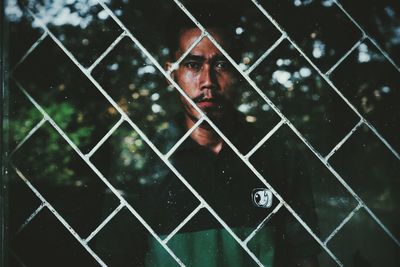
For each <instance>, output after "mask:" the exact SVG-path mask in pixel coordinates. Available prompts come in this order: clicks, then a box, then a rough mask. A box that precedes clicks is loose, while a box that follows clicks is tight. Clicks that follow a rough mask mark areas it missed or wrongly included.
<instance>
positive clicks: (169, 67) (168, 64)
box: [165, 61, 175, 83]
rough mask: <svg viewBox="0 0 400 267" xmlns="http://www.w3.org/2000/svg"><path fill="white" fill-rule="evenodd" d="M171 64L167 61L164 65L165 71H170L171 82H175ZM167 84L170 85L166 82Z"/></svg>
mask: <svg viewBox="0 0 400 267" xmlns="http://www.w3.org/2000/svg"><path fill="white" fill-rule="evenodd" d="M172 64H173V63H172V62H170V61H167V63H165V70H166V71H168V72H170V71H171V77H172V79H173V80H175V71H172V68H173V65H172ZM168 83H170V82H169V81H168Z"/></svg>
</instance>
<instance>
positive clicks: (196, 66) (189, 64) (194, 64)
mask: <svg viewBox="0 0 400 267" xmlns="http://www.w3.org/2000/svg"><path fill="white" fill-rule="evenodd" d="M184 66H185V67H187V68H189V69H193V70H198V69H200V67H201V65H200V63H198V62H194V61H189V62H186V63H185V64H184Z"/></svg>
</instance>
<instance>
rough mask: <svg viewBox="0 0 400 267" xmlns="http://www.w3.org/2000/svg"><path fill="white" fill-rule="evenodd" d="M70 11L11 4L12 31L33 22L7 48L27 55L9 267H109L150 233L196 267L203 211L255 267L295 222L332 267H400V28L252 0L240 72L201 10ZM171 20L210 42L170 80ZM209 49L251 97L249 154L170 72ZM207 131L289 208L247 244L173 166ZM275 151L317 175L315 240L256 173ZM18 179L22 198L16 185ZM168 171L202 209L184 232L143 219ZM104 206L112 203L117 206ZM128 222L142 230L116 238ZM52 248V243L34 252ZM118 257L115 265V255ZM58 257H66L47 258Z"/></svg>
mask: <svg viewBox="0 0 400 267" xmlns="http://www.w3.org/2000/svg"><path fill="white" fill-rule="evenodd" d="M66 2H68V3H62V1H61V3H59V2H58V1H50V2H47V1H44V2H43V3H42V2H35V1H28V2H27V3H25V4H23V5H20V6H18V5H17V4H16V3H13V1H9V3H8V5H7V6H6V14H7V15H8V16H9V20H10V23H11V24H12V23H15V22H16V21H17V20H20V21H25V22H24V23H25V25H24V27H22V26H20V27H19V28H18V27H17V28H16V29H17V30H18V32H15V33H14V36H17V37H14V39H13V35H12V34H13V32H12V31H11V39H10V43H9V44H10V45H9V46H10V48H9V49H10V51H12V50H13V49H14V47H13V46H14V44H16V43H20V42H23V45H19V46H18V48H17V46H15V50H17V49H18V51H17V52H16V53H15V57H14V58H12V57H11V58H10V69H11V70H12V73H11V79H10V80H9V82H8V88H9V91H10V95H11V96H10V100H9V101H10V114H11V116H10V131H11V135H12V136H13V137H12V138H11V140H12V141H11V142H10V144H9V145H10V148H11V150H12V151H11V153H10V160H11V162H12V164H11V165H10V166H11V167H10V170H9V172H12V175H11V176H10V177H11V180H10V182H9V183H10V188H9V209H10V213H11V214H16V215H15V216H14V217H15V218H14V217H13V218H11V216H10V220H11V221H10V222H11V223H10V226H11V228H10V234H9V235H10V237H9V239H10V246H9V248H10V250H9V251H10V254H9V255H10V256H9V257H10V262H12V264H14V265H15V266H45V265H46V263H47V261H46V260H45V258H51V257H54V258H55V259H57V261H59V260H61V261H62V260H63V259H64V258H65V257H67V258H68V260H66V262H68V263H69V264H71V265H72V264H81V265H82V266H91V265H95V266H96V265H101V266H107V265H110V266H113V262H114V260H112V258H113V256H112V255H109V254H112V252H109V254H104V253H103V252H101V250H99V249H98V248H97V245H95V244H96V243H98V242H100V243H101V241H99V240H100V239H101V237H102V236H107V235H112V236H123V235H124V233H125V232H129V231H133V230H132V229H139V228H140V229H141V230H140V231H142V232H145V233H147V234H149V235H150V237H149V238H150V239H151V240H152V242H154V243H155V245H154V246H158V247H159V250H160V251H164V252H163V253H166V254H165V257H166V258H168V259H170V261H171V262H170V263H168V264H167V266H172V265H174V264H175V265H181V266H184V265H189V266H190V265H191V264H190V259H187V258H185V256H182V255H179V252H177V251H178V250H177V249H176V248H175V245H176V244H177V243H179V239H176V238H175V237H176V236H177V235H179V233H181V232H182V231H183V230H184V229H185V227H187V226H188V225H190V224H191V223H192V222H193V221H195V220H196V218H198V217H199V216H200V214H204V213H206V214H208V215H207V216H209V217H210V218H213V219H215V220H216V224H218V225H220V227H221V228H223V229H224V231H226V234H227V236H228V237H229V238H230V239H232V240H233V241H234V243H235V244H236V246H238V247H240V249H241V250H243V251H244V253H245V254H246V255H247V256H248V257H250V259H251V262H252V263H253V264H255V265H258V266H264V265H265V264H266V262H265V261H264V259H261V258H258V256H257V252H256V251H255V250H254V249H253V246H252V241H253V240H255V239H256V238H257V235H259V233H261V232H263V231H264V230H265V228H266V227H267V226H268V225H269V224H270V223H271V221H272V220H274V217H276V216H278V215H279V214H287V216H289V217H290V218H292V219H293V218H294V219H295V220H294V221H293V224H298V225H299V229H301V231H304V233H306V234H307V236H310V237H312V240H314V241H313V242H315V244H317V245H318V246H319V247H320V248H321V252H320V255H319V261H320V265H321V266H398V264H400V262H399V259H398V256H397V255H398V254H399V250H400V248H399V246H400V242H399V233H400V232H399V227H398V223H399V218H398V216H396V212H398V211H399V207H400V205H399V197H398V194H396V193H397V192H398V188H399V187H398V186H399V179H398V178H399V176H398V175H399V173H400V171H399V166H400V165H399V161H398V160H399V159H400V155H399V152H398V151H399V145H400V142H399V141H400V140H399V138H398V136H399V135H398V133H399V131H398V126H397V125H400V124H399V119H398V118H399V115H398V114H400V113H399V108H398V104H397V101H396V100H397V99H398V95H399V93H398V89H399V88H398V87H399V83H398V82H396V81H398V77H399V73H398V72H399V70H400V69H399V67H398V62H396V60H395V57H394V56H395V55H396V49H398V48H397V47H396V45H393V46H387V45H386V43H385V41H386V39H385V38H389V37H390V38H392V42H391V44H397V43H398V42H399V40H400V37H399V33H398V29H399V26H398V25H397V27H396V24H395V26H393V25H392V26H393V27H392V28H393V29H394V30H393V32H394V35H392V36H390V35H385V36H384V37H383V38H382V40H379V39H377V38H376V37H375V34H376V33H375V32H374V31H373V30H371V25H369V24H366V25H363V23H362V21H363V17H362V16H361V17H360V18H357V16H358V17H359V14H360V13H362V9H363V8H365V6H368V5H369V4H371V3H369V2H368V3H364V4H362V6H359V7H357V4H354V3H353V4H351V3H347V2H346V1H343V3H339V2H338V1H321V2H317V1H297V0H296V1H287V3H286V2H285V3H283V2H280V3H278V2H277V1H256V0H254V1H250V0H249V1H248V3H247V2H246V4H245V5H247V6H246V8H243V9H242V10H241V11H242V14H239V16H238V21H240V23H241V24H240V23H239V24H237V25H235V27H234V28H233V31H234V32H235V36H236V37H235V38H236V40H237V41H238V42H239V41H240V42H241V43H242V44H243V47H244V48H243V49H242V50H243V51H242V52H241V58H240V59H239V60H238V59H236V58H235V57H232V56H231V54H232V51H230V50H229V48H227V47H223V46H221V44H220V43H219V42H218V41H217V40H216V38H215V36H214V35H213V34H212V32H209V31H208V30H209V29H208V28H207V27H205V26H203V25H205V24H204V23H207V22H206V20H207V18H201V17H200V18H199V17H196V16H195V15H192V14H195V12H193V10H189V9H187V7H188V6H190V5H189V3H187V2H189V1H183V2H180V1H178V0H171V1H163V2H162V3H157V1H154V2H151V1H150V2H146V3H130V4H129V3H128V2H127V1H122V2H118V3H117V2H112V1H99V2H96V1H87V2H85V1H66ZM242 2H244V1H242ZM341 2H342V1H341ZM155 3H157V5H156V4H155ZM241 4H243V3H241ZM342 4H343V5H342ZM347 5H348V6H349V10H348V9H347V7H346V6H347ZM358 5H361V4H359V3H358ZM371 5H372V4H371ZM21 6H23V8H21ZM355 7H356V9H355ZM128 8H130V9H128ZM383 8H384V9H383V10H385V12H386V13H387V14H388V17H391V18H392V19H393V20H394V21H395V19H394V18H395V15H396V8H397V9H398V6H397V7H393V6H391V5H390V3H387V6H384V7H383ZM173 9H174V10H177V11H178V12H181V13H182V14H184V15H186V19H187V20H188V21H189V23H192V24H193V27H197V28H198V29H199V30H200V32H201V34H200V35H199V36H197V38H196V40H194V41H193V42H192V44H191V45H190V48H189V49H188V50H187V51H185V52H184V53H182V55H181V56H180V58H179V59H178V60H177V61H176V62H174V63H173V64H172V68H171V69H168V70H166V69H165V68H164V65H163V63H165V61H166V60H167V59H166V58H167V57H168V53H169V52H170V51H168V49H167V48H166V46H165V45H164V43H163V41H162V37H160V36H161V34H160V32H161V31H160V28H159V27H158V26H154V25H160V24H165V23H166V22H165V21H166V20H165V18H166V15H163V13H165V14H167V13H168V12H167V11H166V10H173ZM139 10H141V11H140V12H139ZM157 14H160V15H159V18H156V17H157ZM321 14H322V15H321ZM154 16H156V17H154ZM293 17H295V18H293ZM20 21H18V22H19V23H21V22H20ZM93 21H97V22H96V23H94V22H93ZM137 21H141V23H142V24H140V25H142V26H137V25H139V24H136V23H137ZM154 21H155V22H154ZM382 21H384V20H382ZM382 21H380V22H382ZM152 22H154V24H152ZM397 22H398V21H397ZM157 23H158V24H157ZM381 26H382V25H381ZM307 27H309V28H307ZM364 27H365V28H364ZM94 28H96V30H93V29H94ZM382 28H383V29H387V28H389V27H388V26H386V25H383V26H382ZM11 29H13V28H11ZM22 29H24V31H26V32H24V31H22ZM77 32H79V33H80V34H81V35H78V34H77ZM82 32H83V34H82ZM85 32H86V35H85ZM157 33H158V34H157ZM24 34H26V37H27V38H23V36H22V35H24ZM332 36H333V37H332ZM29 39H30V40H29ZM205 39H208V40H209V41H210V42H211V43H212V45H213V46H215V47H216V48H217V49H218V50H219V51H220V53H221V54H222V55H223V57H224V58H226V60H227V61H228V62H229V64H231V65H232V68H233V71H235V72H237V74H238V76H239V77H240V80H241V82H242V83H243V91H241V92H240V95H241V97H240V101H239V102H240V103H237V105H236V107H237V109H238V110H239V111H240V112H242V113H243V114H244V115H245V120H246V121H247V122H248V123H250V124H254V125H256V126H257V127H259V128H260V129H261V132H262V136H260V137H259V138H256V137H250V136H249V139H251V141H249V143H251V144H250V145H251V147H250V149H247V150H245V151H244V150H242V149H241V147H240V146H239V145H238V143H237V141H235V140H233V139H232V136H231V133H230V132H227V131H225V130H224V129H223V128H221V126H220V125H218V123H217V122H215V121H214V120H212V119H210V118H209V117H208V116H207V115H206V114H205V113H204V112H203V111H202V109H200V108H199V107H198V106H197V105H196V103H195V102H194V101H193V100H192V99H191V98H190V97H189V96H188V95H187V94H186V93H185V91H184V90H183V88H181V87H180V86H179V85H178V83H177V82H176V80H175V79H174V78H173V71H174V70H176V69H177V68H178V67H179V66H180V65H181V63H182V62H183V61H184V60H185V58H186V57H187V56H188V55H189V54H190V53H191V51H192V50H193V49H195V48H196V46H197V45H198V44H199V43H200V42H202V40H205ZM72 40H73V41H72ZM160 44H161V45H160ZM392 58H393V59H392ZM160 88H162V90H160ZM177 93H179V95H180V97H181V98H183V99H186V101H187V102H188V103H190V105H192V107H193V109H194V110H195V111H196V112H197V113H198V114H200V115H199V118H198V119H197V120H196V122H195V123H194V125H193V126H191V128H190V129H189V130H188V131H186V132H185V133H184V134H179V133H177V132H176V131H173V130H172V127H170V125H171V121H172V117H173V114H174V113H176V112H177V111H178V110H179V103H178V102H179V97H178V96H176V94H177ZM13 120H15V121H16V123H15V125H13ZM203 124H208V125H209V127H211V129H213V130H214V131H215V132H216V133H217V134H218V135H219V136H220V137H221V138H222V140H223V142H224V144H226V145H227V149H229V150H230V151H231V152H232V154H233V155H234V156H235V159H236V160H237V162H238V163H237V164H242V165H243V166H244V168H245V169H246V170H248V173H249V174H248V175H249V176H248V177H250V176H251V177H253V176H254V177H253V178H254V180H255V181H256V182H254V183H252V184H257V185H260V186H261V187H263V188H267V189H268V190H270V192H272V194H273V196H274V201H275V202H277V203H275V202H274V205H273V207H272V208H270V210H267V212H266V213H265V216H264V217H263V219H262V220H259V221H257V225H255V226H252V228H251V230H250V231H249V232H247V233H245V234H243V233H239V232H237V231H235V229H233V227H232V225H231V222H230V221H229V215H226V214H225V213H224V212H223V211H220V210H218V208H216V205H215V203H214V202H212V201H210V200H209V199H208V198H207V197H206V196H205V195H207V194H206V193H203V191H202V189H199V188H198V187H197V186H196V185H194V183H196V182H194V181H193V180H192V179H191V178H190V177H188V176H187V175H186V174H185V175H184V174H183V173H182V171H181V170H180V167H179V166H178V165H175V164H174V161H173V159H174V155H175V154H176V153H175V152H176V151H178V150H179V149H180V148H181V147H182V146H184V145H185V144H186V143H187V142H188V140H189V139H190V136H191V134H192V133H193V132H194V131H195V130H196V129H197V128H198V127H199V126H200V125H203ZM117 148H118V149H117ZM116 150H118V152H115V151H116ZM279 150H282V151H295V150H296V151H299V153H295V155H297V156H296V157H298V156H300V157H299V158H296V163H295V164H296V167H293V168H294V169H297V168H299V173H297V174H295V175H297V176H296V177H299V178H298V179H303V178H302V173H303V170H305V169H302V168H305V167H306V166H307V169H308V171H309V172H310V173H311V174H310V181H309V183H310V184H311V187H312V189H313V191H314V202H315V209H316V213H317V216H318V225H317V226H316V225H314V224H312V223H310V221H309V219H308V218H307V216H305V215H304V210H303V209H304V207H301V205H300V206H299V204H298V203H296V202H295V201H294V200H292V199H288V198H290V196H288V195H286V194H285V193H284V192H282V191H280V190H279V189H278V188H279V185H278V184H275V183H274V180H271V179H270V178H271V177H269V176H270V175H275V173H273V172H268V171H264V170H261V169H262V168H261V167H259V165H257V162H256V161H255V160H254V158H255V157H262V158H267V156H265V155H267V154H271V153H270V151H274V152H275V151H279ZM265 151H267V152H265ZM277 157H279V156H277ZM278 159H279V158H278ZM281 159H282V161H285V160H286V158H281ZM111 161H112V163H113V167H109V165H110V162H111ZM271 162H274V161H271ZM271 162H270V163H271ZM235 164H236V163H235ZM109 168H111V169H112V171H110V170H109ZM14 173H15V174H16V177H19V178H20V180H21V181H22V182H23V184H21V185H20V184H19V183H20V182H17V181H14V180H12V179H13V175H14ZM165 173H172V175H174V177H176V179H177V180H178V181H179V184H180V186H181V187H182V188H184V189H182V190H185V192H187V193H186V194H185V196H190V198H191V199H187V202H188V203H192V202H193V203H195V204H193V205H192V204H187V205H186V206H185V205H184V204H182V202H181V203H178V204H177V205H178V206H179V208H180V209H182V212H181V213H180V214H179V216H178V217H179V218H178V219H176V220H179V224H176V225H171V226H169V227H167V229H168V231H167V232H166V233H162V234H160V233H161V232H162V231H161V232H160V231H159V227H158V226H157V225H154V224H153V223H151V222H149V220H148V219H147V218H148V210H146V207H147V206H146V205H144V206H141V205H139V204H138V203H140V202H141V201H144V200H143V199H142V196H143V195H146V194H147V195H149V194H150V195H151V194H152V191H151V187H152V185H153V184H157V183H158V182H159V180H160V179H161V178H160V177H161V176H162V175H163V174H165ZM278 175H280V174H278ZM249 180H250V178H249ZM302 181H303V180H302ZM302 181H300V183H302ZM71 188H72V189H71ZM73 188H75V189H73ZM76 188H79V190H78V189H76ZM99 192H103V194H101V196H99ZM219 193H220V194H224V193H225V194H227V193H229V192H228V191H226V192H224V191H221V192H219ZM104 195H105V197H104ZM154 198H157V195H155V196H154ZM232 198H234V196H232ZM104 199H106V200H104ZM132 199H133V200H132ZM100 201H101V202H100ZM104 201H106V202H109V204H107V205H106V208H104V205H103V202H104ZM146 201H147V200H146ZM66 203H68V204H66ZM164 207H165V206H164ZM162 208H163V206H162V204H160V209H162ZM94 209H96V210H95V211H94ZM167 210H168V209H167ZM94 214H96V215H94ZM122 214H123V215H122ZM175 215H176V214H170V216H175ZM122 216H123V217H124V218H125V217H127V218H129V219H128V220H131V221H130V222H129V223H125V224H120V225H118V223H117V224H116V222H118V221H120V220H122V219H121V217H122ZM176 220H175V221H176ZM133 221H134V222H133ZM161 223H164V222H161ZM16 225H18V227H16ZM48 225H57V226H54V227H56V228H57V229H55V228H52V227H50V228H47V226H48ZM110 225H114V226H113V227H111V226H110ZM300 226H301V227H300ZM357 230H359V231H360V232H357ZM53 231H54V232H60V233H61V232H62V234H60V236H61V237H62V238H61V240H58V241H49V240H51V239H52V235H53V234H54V233H53ZM135 231H136V230H135ZM137 231H139V230H137ZM133 234H135V232H134V233H133ZM54 235H55V234H54ZM121 238H122V239H123V237H121ZM104 239H105V240H108V241H106V243H107V242H111V241H109V240H111V239H107V238H106V237H105V238H104ZM39 240H41V241H39ZM177 240H178V241H177ZM42 241H43V243H46V242H47V241H49V242H48V243H47V244H52V245H48V247H46V246H44V247H43V248H40V249H39V250H38V249H36V250H35V249H34V247H35V244H36V245H37V246H41V245H40V242H42ZM30 242H31V243H30ZM364 242H371V244H370V245H365V243H364ZM61 243H66V244H74V245H65V247H63V246H64V245H61ZM113 245H114V246H115V249H114V250H112V249H111V251H115V255H117V256H115V257H118V252H117V251H118V241H117V242H116V243H114V244H113ZM57 246H59V251H61V252H59V253H60V254H57V253H58V252H57V253H55V254H54V255H49V254H48V253H47V251H52V249H54V248H57ZM71 246H73V247H74V248H73V249H71V250H70V251H65V250H66V249H65V248H68V249H67V250H69V249H70V248H71ZM38 251H41V253H42V254H41V253H39V252H38ZM217 251H218V249H216V250H215V251H214V252H213V253H218V252H217ZM346 252H348V253H349V254H346ZM64 253H67V254H69V256H65V255H64ZM132 253H135V252H132ZM138 253H139V252H138ZM146 253H147V252H146ZM160 253H161V252H160ZM368 253H369V254H368ZM349 255H350V256H349ZM147 257H151V256H148V255H147ZM396 257H397V258H396ZM71 258H72V259H71ZM73 258H75V260H76V261H77V262H76V261H74V259H73ZM83 259H84V260H83ZM49 262H51V261H49ZM48 264H50V263H48ZM81 265H79V266H81ZM222 265H224V264H222ZM225 265H227V266H228V265H229V264H227V263H225Z"/></svg>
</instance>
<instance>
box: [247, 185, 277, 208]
mask: <svg viewBox="0 0 400 267" xmlns="http://www.w3.org/2000/svg"><path fill="white" fill-rule="evenodd" d="M251 199H252V201H253V204H254V206H256V207H259V208H270V207H271V206H272V192H271V191H270V190H268V189H266V188H255V189H253V192H252V193H251Z"/></svg>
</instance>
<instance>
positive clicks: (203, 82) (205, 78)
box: [200, 64, 218, 90]
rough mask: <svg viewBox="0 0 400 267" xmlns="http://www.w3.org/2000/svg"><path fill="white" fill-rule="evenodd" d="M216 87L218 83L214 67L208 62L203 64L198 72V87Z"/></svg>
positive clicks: (213, 88) (214, 88) (212, 88)
mask: <svg viewBox="0 0 400 267" xmlns="http://www.w3.org/2000/svg"><path fill="white" fill-rule="evenodd" d="M217 87H218V84H217V79H216V75H215V71H214V69H213V68H212V67H211V66H210V65H209V64H205V65H204V66H203V68H202V69H201V73H200V89H201V90H204V89H211V90H216V89H217Z"/></svg>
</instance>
